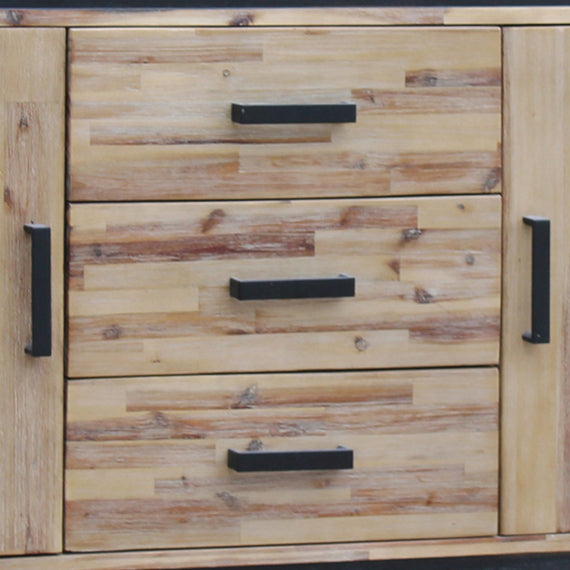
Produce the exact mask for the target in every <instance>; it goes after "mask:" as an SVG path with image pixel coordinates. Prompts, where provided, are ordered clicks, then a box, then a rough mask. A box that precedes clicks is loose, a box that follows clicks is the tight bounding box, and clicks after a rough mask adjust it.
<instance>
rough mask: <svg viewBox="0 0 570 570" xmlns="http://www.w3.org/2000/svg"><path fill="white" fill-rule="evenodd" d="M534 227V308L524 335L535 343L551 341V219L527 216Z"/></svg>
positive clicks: (528, 222)
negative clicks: (528, 327)
mask: <svg viewBox="0 0 570 570" xmlns="http://www.w3.org/2000/svg"><path fill="white" fill-rule="evenodd" d="M523 221H524V223H525V224H527V225H528V226H530V227H531V228H532V308H531V315H532V316H531V321H532V324H531V330H530V331H527V332H525V333H524V334H523V335H522V336H523V339H524V340H526V341H527V342H531V343H533V344H548V343H549V342H550V220H549V219H547V218H541V217H540V216H525V217H524V218H523Z"/></svg>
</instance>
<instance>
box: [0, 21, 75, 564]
mask: <svg viewBox="0 0 570 570" xmlns="http://www.w3.org/2000/svg"><path fill="white" fill-rule="evenodd" d="M0 77H1V78H2V79H1V81H0V183H1V185H2V189H3V200H2V208H0V267H1V272H0V291H1V298H2V310H1V311H0V331H1V333H0V337H1V339H2V342H0V363H1V366H0V394H1V396H0V401H1V404H0V406H1V413H0V449H1V459H0V555H6V554H24V553H27V554H31V553H40V552H61V548H62V536H61V535H62V532H61V526H62V501H63V497H62V492H63V471H62V468H63V457H62V456H63V439H62V436H63V266H64V264H63V249H64V243H63V239H64V238H63V236H64V231H63V226H64V223H63V216H62V213H63V208H64V206H63V201H64V152H65V151H64V124H65V119H64V112H65V109H64V100H65V96H64V87H65V32H64V31H63V30H2V31H0ZM32 222H35V223H38V224H45V225H48V226H51V230H52V248H51V255H52V316H53V322H52V343H53V344H52V352H53V356H52V357H50V358H34V357H31V356H29V355H27V354H25V352H24V348H25V346H26V345H27V344H29V343H30V342H31V336H32V325H31V239H30V236H29V235H27V234H26V233H25V232H24V224H29V223H32Z"/></svg>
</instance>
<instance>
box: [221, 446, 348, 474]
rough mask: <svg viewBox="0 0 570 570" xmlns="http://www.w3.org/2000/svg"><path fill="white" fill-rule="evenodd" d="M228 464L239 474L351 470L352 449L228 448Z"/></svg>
mask: <svg viewBox="0 0 570 570" xmlns="http://www.w3.org/2000/svg"><path fill="white" fill-rule="evenodd" d="M228 467H229V468H230V469H233V470H234V471H238V472H239V473H246V472H253V471H315V470H333V469H353V467H354V452H353V451H352V449H348V448H346V447H342V446H339V447H337V448H336V449H327V450H318V451H236V450H235V449H228Z"/></svg>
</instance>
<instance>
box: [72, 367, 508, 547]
mask: <svg viewBox="0 0 570 570" xmlns="http://www.w3.org/2000/svg"><path fill="white" fill-rule="evenodd" d="M68 409H69V416H68V427H67V454H66V463H67V476H66V505H67V507H66V513H67V516H66V536H67V539H66V544H67V547H68V548H69V549H71V550H79V551H81V550H122V549H137V548H143V547H144V548H156V547H161V548H168V547H182V546H219V545H242V544H243V545H247V544H283V543H285V544H287V543H290V544H293V543H311V542H330V541H333V542H339V541H348V540H373V539H378V540H380V539H401V538H430V537H450V536H483V535H493V534H495V533H496V532H497V501H498V497H497V483H498V473H497V468H498V465H497V463H498V448H497V445H498V431H497V429H498V428H497V421H498V415H497V411H498V374H497V371H496V369H493V368H481V369H462V370H453V369H442V370H431V371H399V372H361V373H358V372H350V373H348V372H347V373H342V374H333V373H315V374H295V375H287V374H275V375H255V376H247V375H234V376H205V377H202V376H194V377H149V378H130V379H99V380H81V381H73V382H70V384H69V392H68ZM338 445H343V446H346V447H349V448H351V449H353V450H354V462H355V465H354V469H353V470H346V471H344V470H343V471H338V470H336V471H335V470H332V471H297V472H287V473H279V472H274V473H236V472H234V471H231V470H229V469H228V468H227V466H226V461H227V451H228V449H229V448H235V449H237V450H240V451H245V450H246V449H248V448H250V447H251V446H255V448H256V449H259V448H263V449H264V450H266V451H276V450H289V451H293V450H294V451H298V450H315V449H334V448H335V447H337V446H338Z"/></svg>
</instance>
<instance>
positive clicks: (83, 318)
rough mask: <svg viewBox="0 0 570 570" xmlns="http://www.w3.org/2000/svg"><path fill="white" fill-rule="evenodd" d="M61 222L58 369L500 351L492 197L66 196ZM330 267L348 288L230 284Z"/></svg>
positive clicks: (224, 365) (468, 360) (403, 362)
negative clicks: (265, 295)
mask: <svg viewBox="0 0 570 570" xmlns="http://www.w3.org/2000/svg"><path fill="white" fill-rule="evenodd" d="M69 223H70V260H69V263H70V267H69V274H70V281H69V355H68V373H69V375H70V376H71V377H96V376H116V375H119V376H123V375H141V374H142V375H145V374H180V373H209V372H245V371H248V372H255V371H279V370H284V371H285V370H318V369H348V368H360V369H365V368H385V367H387V368H393V367H414V366H451V365H486V364H496V363H497V362H498V352H499V322H500V311H499V306H500V224H501V202H500V197H498V196H453V197H438V198H433V197H432V198H394V199H386V198H382V199H356V200H349V199H347V200H299V201H259V202H209V203H162V204H155V203H152V204H149V203H136V204H133V203H129V204H127V203H124V204H73V205H71V206H70V216H69ZM339 275H347V276H349V277H352V278H354V281H355V294H354V296H340V297H336V296H328V295H329V293H323V294H326V295H327V296H326V297H324V298H309V299H307V298H287V299H259V300H238V299H236V298H234V297H232V295H231V294H230V279H231V278H235V279H237V280H242V281H249V280H264V281H274V280H277V281H282V280H283V281H285V282H286V283H285V285H287V284H288V282H289V280H300V279H308V280H313V279H328V278H331V279H333V280H334V279H337V278H338V277H339ZM341 281H342V282H344V281H343V280H341ZM279 285H282V284H281V283H280V284H279ZM320 285H321V283H320V282H318V283H317V286H320ZM342 294H343V295H344V294H346V292H345V293H342Z"/></svg>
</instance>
